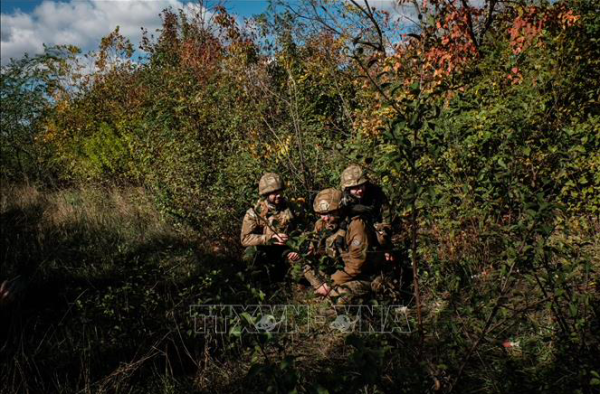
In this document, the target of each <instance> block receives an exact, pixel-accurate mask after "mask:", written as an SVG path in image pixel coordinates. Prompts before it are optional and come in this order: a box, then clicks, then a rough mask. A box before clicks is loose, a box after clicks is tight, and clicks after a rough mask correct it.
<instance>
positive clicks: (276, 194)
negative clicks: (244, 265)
mask: <svg viewBox="0 0 600 394" xmlns="http://www.w3.org/2000/svg"><path fill="white" fill-rule="evenodd" d="M284 189H285V185H284V183H283V180H282V179H281V177H280V176H279V175H277V174H274V173H266V174H264V175H263V176H262V177H261V178H260V181H259V182H258V192H259V194H260V199H259V200H258V202H257V203H256V204H255V205H254V207H252V208H250V209H248V211H247V212H246V215H244V220H243V222H242V232H241V236H240V240H241V243H242V246H244V247H246V252H245V254H244V260H246V261H247V262H253V263H256V262H259V261H260V262H266V263H269V264H271V265H273V264H274V268H275V272H274V274H275V276H276V277H277V279H281V278H282V277H283V275H284V274H285V271H286V270H287V264H283V261H282V260H286V259H287V260H288V261H290V262H293V261H297V260H299V259H300V256H299V255H298V253H296V252H291V251H290V250H289V248H287V247H286V242H287V241H288V239H289V235H288V234H289V232H290V231H292V230H293V229H294V226H295V224H296V221H297V220H296V215H295V214H294V212H293V211H292V209H290V207H289V206H288V203H287V201H286V200H285V198H284V197H283V195H282V192H283V190H284Z"/></svg>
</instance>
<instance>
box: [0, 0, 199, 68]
mask: <svg viewBox="0 0 600 394" xmlns="http://www.w3.org/2000/svg"><path fill="white" fill-rule="evenodd" d="M185 1H186V0H183V1H182V0H131V1H128V0H120V1H119V0H110V1H108V0H69V1H68V2H64V1H50V0H45V1H44V2H43V3H41V4H40V5H39V6H37V7H36V8H35V9H34V10H33V11H32V12H31V13H29V14H26V13H23V12H20V11H16V12H14V13H11V14H4V13H3V14H2V15H1V16H0V18H1V20H0V24H1V34H0V36H1V48H0V49H1V53H2V58H1V62H2V64H6V63H7V62H8V61H9V59H10V58H19V57H21V56H23V54H24V53H25V52H28V53H29V54H35V53H41V52H42V51H43V44H46V45H67V44H69V45H76V46H78V47H80V48H82V49H83V50H84V51H86V50H90V49H96V48H97V46H98V44H99V42H100V38H102V37H103V36H105V35H107V34H108V33H110V32H111V31H113V30H114V29H115V27H116V26H119V27H120V32H121V34H123V35H124V36H126V37H127V38H129V39H130V40H131V42H132V43H133V44H134V45H135V44H137V43H139V41H140V39H141V36H142V31H141V27H144V28H147V29H148V30H149V31H151V32H153V31H154V30H155V29H157V28H159V27H160V26H161V20H160V16H159V15H160V13H161V12H162V10H164V9H166V8H168V7H173V9H175V10H177V9H179V8H181V9H184V10H185V11H186V13H187V14H192V13H193V12H197V11H198V10H199V6H198V5H197V4H193V3H187V2H185Z"/></svg>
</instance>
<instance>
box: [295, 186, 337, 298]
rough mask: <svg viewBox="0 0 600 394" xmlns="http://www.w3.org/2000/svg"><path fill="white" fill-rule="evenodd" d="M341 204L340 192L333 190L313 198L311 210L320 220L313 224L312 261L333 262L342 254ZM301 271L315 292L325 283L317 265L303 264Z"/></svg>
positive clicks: (320, 193) (324, 278) (310, 252)
mask: <svg viewBox="0 0 600 394" xmlns="http://www.w3.org/2000/svg"><path fill="white" fill-rule="evenodd" d="M341 202H342V192H340V191H339V190H336V189H333V188H330V189H325V190H321V191H320V192H319V194H317V196H316V197H315V200H314V202H313V209H314V211H315V213H316V214H317V215H319V217H320V218H319V219H318V220H317V222H316V223H315V227H314V231H313V239H312V243H311V245H310V250H309V255H310V256H312V257H313V260H318V261H319V262H323V260H330V261H331V260H333V261H335V260H336V259H338V258H339V257H340V254H341V253H342V252H343V248H344V245H343V242H344V235H345V234H346V232H345V230H343V229H342V228H340V224H341V222H342V212H341ZM331 265H333V264H331ZM302 269H303V273H304V277H305V278H306V280H308V282H309V283H310V284H311V285H312V287H313V288H314V289H315V290H316V289H318V288H319V287H321V285H322V284H323V283H325V282H326V278H327V275H326V274H325V273H323V271H321V270H320V269H319V267H318V266H317V264H304V266H303V267H302Z"/></svg>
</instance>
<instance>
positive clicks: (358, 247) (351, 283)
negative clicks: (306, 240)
mask: <svg viewBox="0 0 600 394" xmlns="http://www.w3.org/2000/svg"><path fill="white" fill-rule="evenodd" d="M341 203H342V193H341V192H340V191H338V190H335V189H325V190H323V191H321V192H320V193H319V194H318V195H317V197H316V198H315V202H314V206H313V208H314V210H315V212H316V213H318V214H319V215H320V216H321V218H320V219H319V220H318V221H317V223H315V231H316V232H317V233H322V232H325V235H326V237H325V238H324V242H322V245H321V246H317V247H316V251H318V250H319V249H320V248H324V249H325V253H326V254H327V255H328V256H330V257H333V258H337V257H339V258H340V259H341V260H342V262H343V264H344V266H343V268H341V269H339V270H337V271H336V272H335V273H334V274H333V275H331V277H330V278H329V279H330V282H331V283H332V285H331V286H330V285H329V284H328V283H327V281H325V280H322V278H323V277H324V275H323V273H322V272H320V271H316V270H315V269H311V268H310V267H307V266H305V267H304V268H305V269H304V272H305V277H306V278H307V279H308V280H309V282H310V283H311V284H312V285H313V287H314V288H315V293H316V294H319V295H322V296H331V297H334V298H335V297H337V298H338V302H347V301H348V300H349V299H350V298H351V297H353V296H360V295H364V294H366V293H368V292H370V291H371V290H372V280H373V278H374V277H375V275H376V274H377V271H378V269H379V267H380V265H381V262H382V259H381V256H380V254H378V253H377V252H375V249H376V247H377V240H376V234H375V231H374V230H373V228H372V227H371V226H369V225H368V224H367V223H366V221H365V220H364V219H363V218H362V217H361V216H360V215H354V216H351V217H348V218H346V220H345V221H342V219H343V215H344V213H343V207H342V204H341ZM344 222H347V225H345V226H344V225H343V223H344ZM344 227H345V228H344Z"/></svg>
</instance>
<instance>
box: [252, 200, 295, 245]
mask: <svg viewBox="0 0 600 394" xmlns="http://www.w3.org/2000/svg"><path fill="white" fill-rule="evenodd" d="M295 221H296V217H295V215H294V213H293V212H292V210H291V209H290V208H289V207H288V205H287V203H284V204H282V206H281V207H275V206H274V205H271V204H269V203H267V201H266V200H264V199H260V200H258V202H257V203H256V205H255V206H254V207H252V208H250V209H248V211H246V214H245V215H244V220H243V221H242V233H241V236H240V241H241V243H242V246H244V247H248V246H259V245H268V244H269V241H270V240H271V237H272V236H273V234H277V233H285V234H288V233H289V232H290V231H291V230H292V229H293V226H294V224H295Z"/></svg>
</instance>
